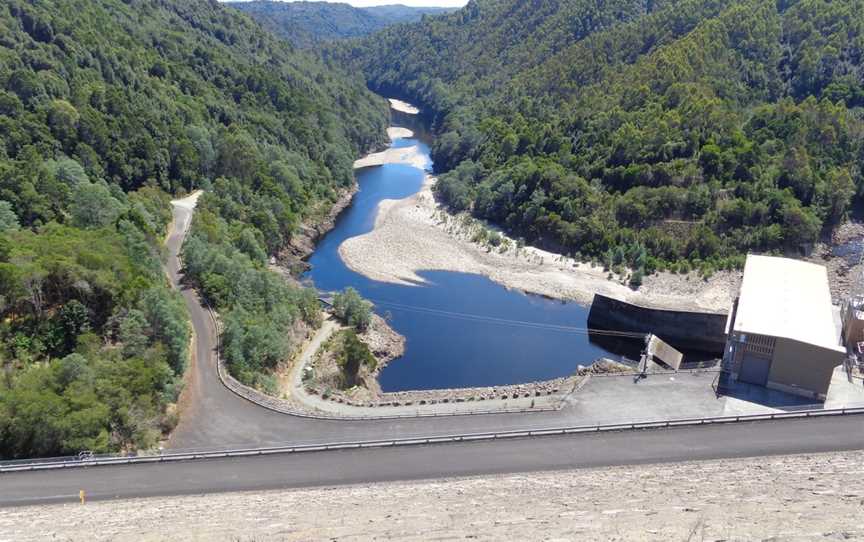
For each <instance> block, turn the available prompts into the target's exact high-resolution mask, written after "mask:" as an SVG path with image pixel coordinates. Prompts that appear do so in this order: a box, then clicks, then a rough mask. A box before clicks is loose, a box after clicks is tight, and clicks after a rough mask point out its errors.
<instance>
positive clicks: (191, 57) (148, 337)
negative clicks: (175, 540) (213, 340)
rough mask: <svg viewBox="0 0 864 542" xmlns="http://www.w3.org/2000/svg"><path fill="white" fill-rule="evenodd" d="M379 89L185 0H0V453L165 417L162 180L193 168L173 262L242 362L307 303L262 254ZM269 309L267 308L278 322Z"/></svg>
mask: <svg viewBox="0 0 864 542" xmlns="http://www.w3.org/2000/svg"><path fill="white" fill-rule="evenodd" d="M386 122H387V110H386V104H385V103H384V102H383V100H380V99H379V98H377V97H375V96H374V95H372V94H371V93H370V92H369V91H367V90H366V88H365V86H364V84H363V82H362V81H360V80H354V79H352V78H350V77H348V76H346V75H344V74H342V73H340V72H339V71H338V70H334V69H332V68H330V67H326V66H324V65H323V64H322V63H321V62H320V61H317V60H315V59H313V58H311V57H309V56H307V55H306V54H305V53H301V52H299V51H295V50H294V49H293V48H292V47H291V46H290V45H289V44H287V43H285V42H283V41H281V40H279V39H277V38H275V37H273V36H271V35H270V34H269V33H267V32H265V31H264V30H262V29H261V28H260V27H259V26H258V25H257V24H256V23H254V22H253V21H252V20H251V19H249V18H248V17H247V16H245V15H243V14H241V13H239V12H237V11H235V10H233V9H230V8H226V7H223V6H222V5H220V4H218V3H216V2H209V1H205V0H182V1H181V0H126V1H121V0H58V1H54V2H35V3H34V2H28V1H24V0H8V1H6V2H3V3H2V5H0V313H2V320H0V367H2V379H0V457H4V458H9V457H27V456H36V455H53V454H68V453H76V452H77V451H79V450H82V449H90V450H94V451H97V452H104V451H118V450H134V449H138V448H147V447H150V446H153V445H154V444H155V443H156V442H157V440H158V439H159V438H160V437H161V435H162V434H163V433H164V432H165V431H166V430H168V429H170V428H171V426H172V424H173V418H174V415H173V413H172V411H171V409H170V408H169V406H170V404H171V403H173V402H174V401H175V400H176V397H177V393H178V391H179V387H180V386H179V382H180V377H181V376H182V373H183V368H184V363H185V360H186V357H187V351H186V350H187V344H188V340H189V325H188V322H187V316H186V312H185V307H184V306H183V303H182V300H181V299H180V298H179V296H178V295H177V294H176V293H174V292H172V291H171V290H170V289H169V286H168V283H167V280H166V278H165V275H164V273H163V271H162V269H161V258H162V249H161V245H162V240H163V237H164V235H165V232H166V227H167V224H168V222H169V221H170V217H171V210H170V204H169V200H170V197H171V196H170V195H182V194H184V193H186V192H188V191H191V190H193V189H197V188H206V189H207V192H206V195H205V196H204V197H203V198H201V200H200V206H201V213H200V216H199V217H198V218H197V219H196V220H195V223H194V225H193V232H192V239H191V240H190V242H189V246H187V248H186V253H185V254H186V260H185V263H186V264H187V265H188V266H189V270H188V273H187V276H188V278H189V279H190V280H191V281H193V283H198V284H199V285H200V286H201V287H202V290H203V291H204V293H205V295H206V296H207V298H208V299H209V300H210V301H211V303H213V304H214V305H215V306H216V307H217V308H218V309H219V310H220V311H221V312H222V315H223V317H224V319H225V321H226V337H225V341H224V345H225V348H226V357H227V359H229V362H230V364H231V368H232V370H233V371H235V372H236V374H238V375H239V376H240V377H241V378H242V379H244V380H245V381H247V382H253V383H258V380H259V379H258V378H257V377H256V376H255V374H254V372H255V371H256V370H257V369H260V368H263V367H266V366H268V365H269V364H271V363H272V362H273V360H274V359H276V358H278V357H279V356H280V355H282V354H283V353H284V352H285V351H287V349H288V348H290V345H289V344H287V342H286V341H287V339H286V338H285V337H286V334H285V333H284V328H287V327H288V326H290V325H292V324H294V323H296V322H299V321H301V320H307V321H309V322H311V323H314V321H315V319H316V318H317V316H316V313H315V311H313V310H312V309H311V307H312V305H313V301H314V296H313V295H312V294H311V293H310V292H306V291H304V290H300V289H297V288H294V287H290V286H288V285H286V284H285V283H284V282H283V281H281V279H279V278H277V277H276V276H275V275H273V274H272V273H270V272H268V271H267V269H266V263H267V258H268V255H270V254H274V253H276V252H278V251H279V249H280V248H281V247H282V246H284V245H285V243H286V242H287V240H288V238H289V237H290V235H291V233H292V231H293V230H294V228H295V227H296V226H297V224H298V223H299V222H300V221H301V220H303V219H304V217H306V216H307V215H308V214H309V213H311V212H314V211H315V210H317V209H318V208H320V207H326V206H327V205H328V204H329V202H331V201H332V200H333V199H334V198H335V197H336V195H337V193H338V192H339V191H340V190H341V189H343V188H344V187H348V186H350V185H351V184H352V183H353V172H352V161H353V159H354V158H355V157H356V155H357V154H359V153H360V152H361V151H362V150H365V149H368V148H369V147H372V146H375V145H378V144H380V143H381V142H382V140H383V137H384V135H383V134H384V127H385V126H386ZM283 326H284V327H283Z"/></svg>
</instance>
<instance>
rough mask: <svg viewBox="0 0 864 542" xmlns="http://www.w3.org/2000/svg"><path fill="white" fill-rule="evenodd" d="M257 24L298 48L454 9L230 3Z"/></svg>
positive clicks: (261, 0)
mask: <svg viewBox="0 0 864 542" xmlns="http://www.w3.org/2000/svg"><path fill="white" fill-rule="evenodd" d="M229 5H231V7H234V8H236V9H239V10H240V11H243V12H245V13H248V14H249V15H250V16H252V17H253V18H254V19H255V20H256V21H258V22H259V23H260V24H261V26H263V27H264V28H266V29H267V30H270V31H271V32H273V33H275V34H276V35H278V36H281V37H283V38H285V39H287V40H289V41H290V42H291V43H293V44H295V45H297V46H299V47H313V46H315V45H317V44H320V43H321V42H323V41H331V40H339V39H347V38H357V37H361V36H366V35H368V34H372V33H373V32H377V31H378V30H381V29H382V28H386V27H388V26H392V25H394V24H398V23H411V22H414V21H419V20H420V18H421V17H423V16H424V15H438V14H441V13H448V12H451V11H454V9H452V8H439V7H409V6H403V5H399V4H394V5H387V6H372V7H366V8H355V7H353V6H351V5H349V4H341V3H338V2H305V1H303V2H280V1H278V0H277V1H273V0H255V1H252V2H230V3H229Z"/></svg>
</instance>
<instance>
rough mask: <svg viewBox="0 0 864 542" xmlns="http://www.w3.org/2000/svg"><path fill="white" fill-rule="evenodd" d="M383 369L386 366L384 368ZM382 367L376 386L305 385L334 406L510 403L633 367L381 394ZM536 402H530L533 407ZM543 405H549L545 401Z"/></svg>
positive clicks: (563, 392) (609, 364)
mask: <svg viewBox="0 0 864 542" xmlns="http://www.w3.org/2000/svg"><path fill="white" fill-rule="evenodd" d="M382 368H383V367H382ZM380 369H381V368H378V369H376V370H375V371H373V372H369V373H367V374H365V375H364V376H365V378H366V382H367V384H368V383H371V382H374V386H369V387H360V386H356V387H354V388H351V389H348V390H338V389H332V388H328V389H324V388H322V387H321V386H318V385H315V383H314V382H310V383H308V385H307V383H305V382H304V386H305V389H306V392H307V393H309V394H311V395H317V396H320V397H321V398H322V399H325V400H328V401H332V402H334V403H339V404H344V405H347V406H355V407H405V406H418V405H419V406H424V405H437V404H448V403H471V402H475V403H483V402H486V401H495V400H501V401H507V400H511V399H538V400H539V399H540V398H544V399H546V398H550V397H560V398H563V397H565V396H568V395H570V394H572V393H574V392H576V391H579V389H581V388H582V386H584V385H585V384H586V383H587V382H588V380H589V379H590V378H591V377H592V376H595V375H609V374H632V373H634V372H635V371H636V369H635V368H634V367H631V366H629V365H624V364H621V363H618V362H616V361H612V360H609V359H605V358H601V359H599V360H597V361H596V362H594V363H593V364H592V365H590V366H588V367H580V368H579V369H578V370H577V372H576V374H574V375H572V376H567V377H560V378H554V379H551V380H541V381H536V382H526V383H521V384H512V385H503V386H486V387H477V388H452V389H438V390H414V391H399V392H382V391H381V389H380V387H379V386H378V385H377V384H378V380H377V375H378V371H379V370H380ZM534 405H535V402H534V401H533V400H532V401H531V406H529V408H533V406H534ZM543 405H544V406H545V405H547V402H546V401H544V403H543Z"/></svg>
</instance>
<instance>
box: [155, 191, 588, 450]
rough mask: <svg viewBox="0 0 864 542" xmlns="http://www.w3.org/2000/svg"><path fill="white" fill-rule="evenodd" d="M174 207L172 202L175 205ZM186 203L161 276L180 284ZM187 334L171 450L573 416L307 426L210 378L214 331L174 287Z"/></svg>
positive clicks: (178, 208)
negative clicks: (188, 353) (184, 379)
mask: <svg viewBox="0 0 864 542" xmlns="http://www.w3.org/2000/svg"><path fill="white" fill-rule="evenodd" d="M175 203H176V202H175ZM193 210H194V202H193V201H189V200H188V199H187V200H181V202H180V204H175V206H174V223H173V228H172V231H171V233H170V234H169V237H168V239H167V241H166V245H167V248H168V255H169V256H168V262H167V268H168V275H169V277H170V279H171V281H172V283H173V284H174V285H177V286H179V285H180V283H181V274H180V262H179V259H178V253H179V250H180V247H181V246H182V244H183V238H184V236H185V232H186V228H187V227H188V225H189V223H190V221H191V216H192V213H193ZM181 289H182V293H183V298H184V300H185V302H186V306H187V308H188V310H189V315H190V318H191V321H192V325H193V327H194V331H195V348H194V358H195V359H194V361H193V364H192V367H191V374H190V379H189V382H188V383H187V393H188V396H187V397H185V398H184V408H183V411H182V415H181V422H180V424H179V425H178V427H177V428H176V429H175V431H174V433H173V435H172V436H171V439H170V441H169V443H168V447H169V448H173V449H214V448H226V447H232V446H255V445H261V446H267V445H277V444H288V443H291V444H310V443H321V442H334V441H346V440H375V439H384V438H392V437H420V436H434V435H441V434H452V433H465V432H471V433H473V432H484V431H499V430H502V431H503V430H508V429H531V428H535V429H536V428H541V427H558V426H563V425H578V424H580V423H584V420H583V421H582V422H580V420H579V418H578V416H577V415H576V413H574V412H573V411H562V412H538V413H526V414H490V415H468V416H451V417H443V418H417V419H397V420H362V421H358V420H352V421H341V420H315V419H308V418H299V417H295V416H288V415H285V414H281V413H277V412H272V411H269V410H266V409H264V408H261V407H260V406H258V405H256V404H254V403H251V402H249V401H247V400H246V399H242V398H240V397H238V396H237V395H235V394H234V393H232V392H231V391H230V390H228V389H226V388H225V387H224V386H223V385H222V383H221V381H220V380H219V377H218V375H217V373H216V358H215V356H214V351H215V345H216V331H215V329H214V328H213V324H212V322H211V321H210V318H209V316H208V314H207V312H206V311H205V310H204V308H203V307H202V306H201V303H200V301H199V299H198V296H197V294H196V293H195V291H194V290H192V289H188V288H185V289H184V288H181Z"/></svg>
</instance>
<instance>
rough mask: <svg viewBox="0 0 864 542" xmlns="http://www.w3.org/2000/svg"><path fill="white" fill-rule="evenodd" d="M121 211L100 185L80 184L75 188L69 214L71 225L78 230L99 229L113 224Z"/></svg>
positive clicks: (119, 206)
mask: <svg viewBox="0 0 864 542" xmlns="http://www.w3.org/2000/svg"><path fill="white" fill-rule="evenodd" d="M122 210H123V204H122V203H120V202H119V201H117V200H116V199H115V198H114V197H113V196H112V195H111V192H110V191H109V190H108V188H107V187H105V186H104V185H102V184H97V183H82V184H80V185H78V186H77V187H75V189H74V191H73V194H72V203H71V205H70V206H69V212H70V214H71V215H72V224H73V225H75V226H77V227H79V228H101V227H104V226H107V225H109V224H111V223H112V222H114V220H116V219H117V217H118V216H119V215H120V212H121V211H122Z"/></svg>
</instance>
